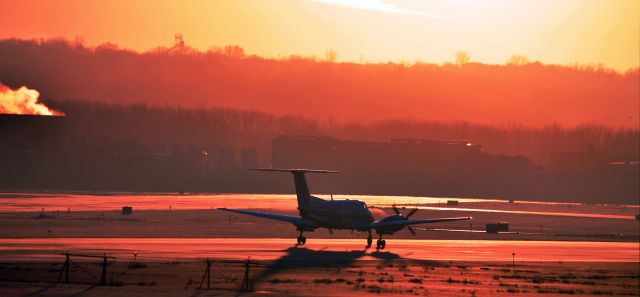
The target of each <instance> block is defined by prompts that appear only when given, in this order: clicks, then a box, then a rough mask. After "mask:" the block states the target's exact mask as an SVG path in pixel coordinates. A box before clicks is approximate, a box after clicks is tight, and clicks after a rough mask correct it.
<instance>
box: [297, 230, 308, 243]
mask: <svg viewBox="0 0 640 297" xmlns="http://www.w3.org/2000/svg"><path fill="white" fill-rule="evenodd" d="M297 241H298V244H297V245H304V244H305V243H307V237H306V236H303V235H302V231H300V235H298V238H297Z"/></svg>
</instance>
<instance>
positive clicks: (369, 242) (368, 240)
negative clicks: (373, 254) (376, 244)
mask: <svg viewBox="0 0 640 297" xmlns="http://www.w3.org/2000/svg"><path fill="white" fill-rule="evenodd" d="M371 243H373V237H371V230H369V237H367V248H370V247H371Z"/></svg>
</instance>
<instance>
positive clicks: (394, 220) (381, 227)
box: [218, 168, 471, 250]
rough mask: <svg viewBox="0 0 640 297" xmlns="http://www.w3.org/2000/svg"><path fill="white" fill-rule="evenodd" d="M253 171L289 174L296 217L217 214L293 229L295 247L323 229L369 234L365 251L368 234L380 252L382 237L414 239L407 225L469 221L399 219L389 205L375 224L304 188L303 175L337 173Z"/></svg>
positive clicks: (350, 203)
mask: <svg viewBox="0 0 640 297" xmlns="http://www.w3.org/2000/svg"><path fill="white" fill-rule="evenodd" d="M250 170H256V171H274V172H290V173H292V174H293V181H294V184H295V189H296V196H297V198H298V211H299V214H300V217H294V216H286V215H278V214H270V213H263V212H254V211H248V210H240V209H228V208H218V210H222V211H228V212H233V213H238V214H243V215H250V216H255V217H259V218H265V219H271V220H276V221H283V222H288V223H291V224H293V225H295V226H296V231H298V232H299V235H298V238H297V245H304V244H305V243H306V242H307V237H306V236H304V235H303V234H304V232H313V231H314V230H315V229H318V228H327V229H329V232H333V230H351V231H354V230H355V231H359V232H369V236H368V237H367V248H370V247H371V244H372V242H373V236H372V234H371V231H372V230H375V231H376V234H377V235H378V236H379V237H378V241H377V242H376V249H378V250H380V249H384V248H385V247H386V245H387V243H386V241H385V240H384V239H382V236H383V235H393V234H394V233H396V232H398V231H400V230H402V229H403V228H405V227H406V228H407V229H408V230H409V232H411V233H412V234H414V235H415V231H414V230H413V229H412V228H411V225H415V224H428V223H437V222H447V221H460V220H470V219H471V217H456V218H437V219H427V220H410V219H409V217H411V216H412V215H413V214H415V213H416V212H417V211H418V209H417V208H415V209H413V210H411V211H410V212H409V213H408V214H407V215H402V214H401V213H400V210H399V209H398V208H397V207H396V206H395V204H394V205H393V210H394V212H395V214H394V215H390V216H387V217H385V218H383V219H381V220H379V221H375V220H374V218H373V215H372V213H371V211H370V210H369V208H368V207H367V204H366V203H364V202H363V201H360V200H349V199H347V200H333V197H332V199H331V200H324V199H322V198H318V197H315V196H312V195H311V194H310V192H309V187H308V186H307V180H306V178H305V174H306V173H339V171H333V170H313V169H272V168H251V169H250Z"/></svg>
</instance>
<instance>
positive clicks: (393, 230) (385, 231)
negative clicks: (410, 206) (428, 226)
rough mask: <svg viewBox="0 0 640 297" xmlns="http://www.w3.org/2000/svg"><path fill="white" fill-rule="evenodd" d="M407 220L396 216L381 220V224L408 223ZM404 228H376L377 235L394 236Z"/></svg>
mask: <svg viewBox="0 0 640 297" xmlns="http://www.w3.org/2000/svg"><path fill="white" fill-rule="evenodd" d="M406 220H407V218H406V217H405V216H403V215H399V214H395V215H392V216H388V217H386V218H384V219H382V220H380V222H381V223H384V222H394V221H406ZM404 227H405V226H391V227H382V228H376V234H383V235H392V234H393V233H396V232H398V231H400V230H402V229H403V228H404Z"/></svg>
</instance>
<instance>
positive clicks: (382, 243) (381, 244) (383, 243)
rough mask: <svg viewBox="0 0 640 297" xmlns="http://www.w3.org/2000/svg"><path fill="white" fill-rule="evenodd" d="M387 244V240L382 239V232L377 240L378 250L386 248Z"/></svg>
mask: <svg viewBox="0 0 640 297" xmlns="http://www.w3.org/2000/svg"><path fill="white" fill-rule="evenodd" d="M386 246H387V241H386V240H384V239H382V234H380V239H378V241H376V249H377V250H384V248H385V247H386Z"/></svg>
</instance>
